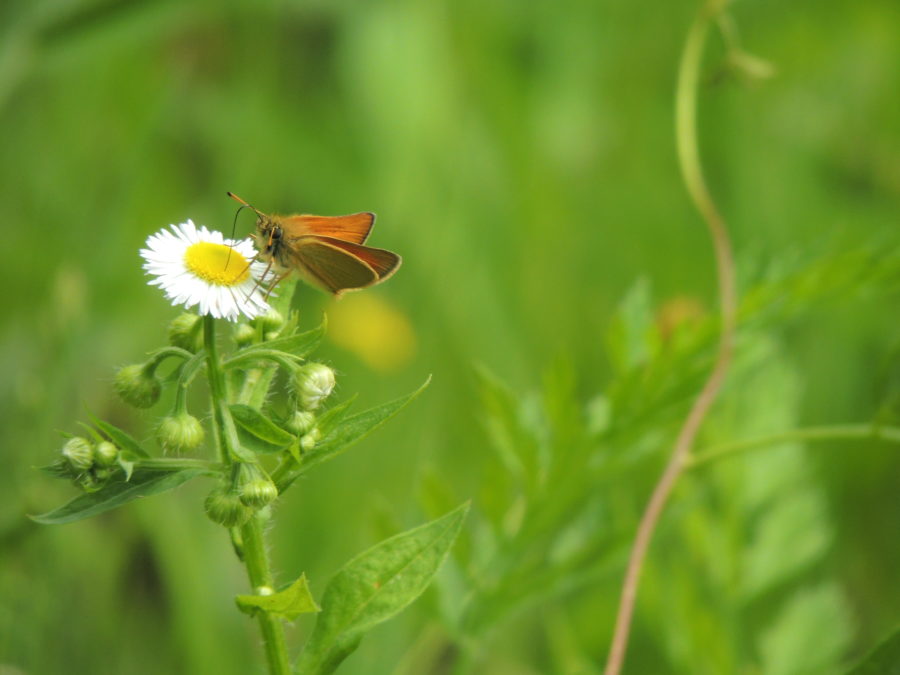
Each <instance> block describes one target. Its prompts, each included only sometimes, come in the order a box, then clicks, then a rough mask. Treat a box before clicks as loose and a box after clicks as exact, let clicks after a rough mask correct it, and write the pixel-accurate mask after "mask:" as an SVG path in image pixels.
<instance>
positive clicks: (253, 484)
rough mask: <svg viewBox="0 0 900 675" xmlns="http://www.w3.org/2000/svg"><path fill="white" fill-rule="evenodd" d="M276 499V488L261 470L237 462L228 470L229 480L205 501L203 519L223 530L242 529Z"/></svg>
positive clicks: (252, 465)
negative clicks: (227, 528)
mask: <svg viewBox="0 0 900 675" xmlns="http://www.w3.org/2000/svg"><path fill="white" fill-rule="evenodd" d="M277 497H278V488H277V487H275V483H274V482H273V481H272V479H271V478H270V477H269V475H268V474H267V473H266V472H265V471H264V470H263V468H262V467H261V466H259V465H258V464H255V463H250V462H237V463H235V464H233V465H232V467H231V480H230V481H228V482H222V483H221V484H220V485H218V486H217V487H216V488H215V489H214V490H213V491H212V492H210V493H209V495H208V496H207V497H206V501H205V503H204V506H205V508H206V515H207V516H208V517H209V519H210V520H212V521H213V522H214V523H219V524H220V525H224V526H225V527H239V526H241V525H243V524H244V523H245V522H247V520H248V519H249V518H250V516H252V515H253V513H254V512H255V511H258V510H260V509H263V508H265V507H266V506H268V505H269V504H271V503H272V502H273V501H275V499H276V498H277Z"/></svg>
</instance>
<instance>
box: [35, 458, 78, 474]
mask: <svg viewBox="0 0 900 675" xmlns="http://www.w3.org/2000/svg"><path fill="white" fill-rule="evenodd" d="M38 470H39V471H43V472H44V473H48V474H50V475H51V476H53V477H55V478H71V477H72V466H71V465H70V464H69V463H68V462H67V461H66V460H64V459H56V460H54V461H53V462H52V463H50V464H48V465H47V466H39V467H38Z"/></svg>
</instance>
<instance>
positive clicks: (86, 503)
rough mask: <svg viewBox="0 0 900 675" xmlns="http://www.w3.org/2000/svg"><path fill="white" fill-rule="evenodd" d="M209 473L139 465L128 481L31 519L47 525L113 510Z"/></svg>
mask: <svg viewBox="0 0 900 675" xmlns="http://www.w3.org/2000/svg"><path fill="white" fill-rule="evenodd" d="M210 473H211V472H210V471H206V470H204V469H173V470H165V471H158V470H149V469H141V468H138V469H136V470H135V472H134V474H133V475H132V477H131V480H130V481H128V482H125V481H120V480H115V481H110V482H109V483H107V484H106V485H104V486H103V487H102V488H101V489H100V490H98V491H97V492H92V493H90V494H82V495H80V496H78V497H76V498H75V499H73V500H72V501H70V502H69V503H68V504H64V505H63V506H60V507H59V508H57V509H54V510H53V511H49V512H48V513H44V514H42V515H39V516H30V518H31V519H32V520H34V521H36V522H38V523H43V524H45V525H60V524H62V523H71V522H73V521H76V520H81V519H83V518H90V517H91V516H96V515H98V514H100V513H104V512H105V511H110V510H112V509H114V508H117V507H119V506H122V505H124V504H127V503H128V502H130V501H133V500H135V499H138V498H139V497H149V496H150V495H155V494H159V493H161V492H166V491H168V490H171V489H173V488H176V487H178V486H179V485H181V484H182V483H185V482H187V481H189V480H191V479H192V478H196V477H197V476H200V475H203V474H210Z"/></svg>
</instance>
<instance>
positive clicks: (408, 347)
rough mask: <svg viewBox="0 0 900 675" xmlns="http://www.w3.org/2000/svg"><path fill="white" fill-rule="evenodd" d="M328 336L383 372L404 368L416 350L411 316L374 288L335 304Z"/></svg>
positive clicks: (329, 321) (329, 319) (330, 314)
mask: <svg viewBox="0 0 900 675" xmlns="http://www.w3.org/2000/svg"><path fill="white" fill-rule="evenodd" d="M328 335H329V337H331V339H332V340H333V341H334V342H335V344H337V345H340V346H341V347H343V348H345V349H347V350H348V351H351V352H353V353H354V354H356V355H357V356H358V357H359V358H360V359H362V360H363V361H364V362H365V363H366V364H367V365H368V366H370V367H372V368H373V369H375V370H378V371H381V372H389V371H393V370H397V369H399V368H401V367H403V366H404V365H405V364H406V363H407V362H408V361H409V360H410V359H411V358H412V357H413V355H414V354H415V351H416V336H415V334H414V332H413V328H412V324H411V323H410V321H409V319H407V318H406V315H405V314H403V312H401V311H400V310H399V309H397V308H396V307H394V306H393V305H391V304H389V303H388V302H387V301H386V300H385V299H384V298H381V297H379V296H377V295H375V294H373V293H372V292H371V291H370V292H368V293H359V294H353V295H347V296H345V297H344V298H342V299H341V301H340V302H338V303H335V304H334V306H333V307H332V308H331V309H330V310H329V312H328Z"/></svg>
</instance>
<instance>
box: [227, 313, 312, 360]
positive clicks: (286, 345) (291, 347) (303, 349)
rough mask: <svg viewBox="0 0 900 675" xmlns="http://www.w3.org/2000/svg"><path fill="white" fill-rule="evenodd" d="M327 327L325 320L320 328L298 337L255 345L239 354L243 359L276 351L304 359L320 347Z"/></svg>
mask: <svg viewBox="0 0 900 675" xmlns="http://www.w3.org/2000/svg"><path fill="white" fill-rule="evenodd" d="M327 326H328V321H327V320H325V319H324V318H323V319H322V323H321V324H320V325H319V327H318V328H313V329H312V330H308V331H306V332H304V333H297V334H296V335H289V336H288V337H283V338H278V339H276V340H269V341H267V342H261V343H260V344H258V345H253V346H251V347H247V348H246V349H243V350H241V351H240V352H239V353H238V354H239V355H240V356H241V357H244V356H248V355H252V354H253V352H255V351H271V350H273V349H274V350H277V351H281V352H287V353H288V354H291V355H292V356H299V357H304V356H306V355H307V354H310V353H311V352H312V351H313V350H314V349H315V348H316V347H318V346H319V343H320V342H321V341H322V338H323V337H324V336H325V329H326V328H327Z"/></svg>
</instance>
